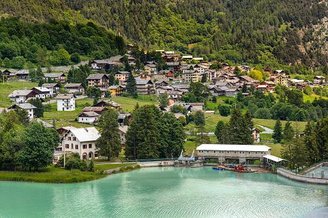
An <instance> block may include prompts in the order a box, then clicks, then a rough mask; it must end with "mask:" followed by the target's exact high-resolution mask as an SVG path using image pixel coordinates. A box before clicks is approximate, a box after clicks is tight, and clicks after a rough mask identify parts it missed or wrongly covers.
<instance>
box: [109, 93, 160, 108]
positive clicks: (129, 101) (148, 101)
mask: <svg viewBox="0 0 328 218" xmlns="http://www.w3.org/2000/svg"><path fill="white" fill-rule="evenodd" d="M112 99H113V101H115V102H117V103H119V104H120V105H121V107H122V109H123V110H124V111H126V112H132V111H133V109H134V108H135V106H136V104H137V103H138V104H139V106H143V105H152V104H156V102H157V100H156V97H155V96H147V95H144V96H142V95H141V96H139V97H138V98H137V99H134V98H129V97H121V96H115V97H112Z"/></svg>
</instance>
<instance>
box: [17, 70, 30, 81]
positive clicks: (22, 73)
mask: <svg viewBox="0 0 328 218" xmlns="http://www.w3.org/2000/svg"><path fill="white" fill-rule="evenodd" d="M29 75H30V72H29V71H28V70H19V71H17V72H16V73H15V77H16V78H17V79H18V80H28V79H29Z"/></svg>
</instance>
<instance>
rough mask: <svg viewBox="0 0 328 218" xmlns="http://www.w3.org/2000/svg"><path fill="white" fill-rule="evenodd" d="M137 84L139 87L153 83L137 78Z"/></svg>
mask: <svg viewBox="0 0 328 218" xmlns="http://www.w3.org/2000/svg"><path fill="white" fill-rule="evenodd" d="M135 79H136V84H137V85H146V84H148V83H151V84H152V83H153V82H152V81H151V80H147V79H140V78H139V77H136V78H135Z"/></svg>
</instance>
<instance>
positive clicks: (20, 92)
mask: <svg viewBox="0 0 328 218" xmlns="http://www.w3.org/2000/svg"><path fill="white" fill-rule="evenodd" d="M31 92H32V90H14V91H13V92H12V93H11V94H10V95H9V97H16V96H27V95H29V94H30V93H31Z"/></svg>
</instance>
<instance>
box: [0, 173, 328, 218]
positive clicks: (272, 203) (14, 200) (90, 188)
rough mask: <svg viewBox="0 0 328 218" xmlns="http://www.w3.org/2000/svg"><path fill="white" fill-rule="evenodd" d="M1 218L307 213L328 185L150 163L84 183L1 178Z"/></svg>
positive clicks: (326, 194) (319, 203)
mask: <svg viewBox="0 0 328 218" xmlns="http://www.w3.org/2000/svg"><path fill="white" fill-rule="evenodd" d="M0 193H1V195H0V217H79V218H81V217H144V218H145V217H243V218H244V217H302V216H304V215H305V214H307V213H308V212H309V211H311V210H313V209H314V208H318V207H323V206H328V187H327V186H315V185H307V184H303V183H297V182H293V181H290V180H287V179H285V178H282V177H279V176H277V175H273V174H237V173H233V172H219V171H214V170H212V169H211V168H195V169H191V168H149V169H140V170H136V171H133V172H130V173H123V174H117V175H112V176H109V177H107V178H105V179H101V180H98V181H93V182H87V183H79V184H68V185H62V184H35V183H16V182H0Z"/></svg>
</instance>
